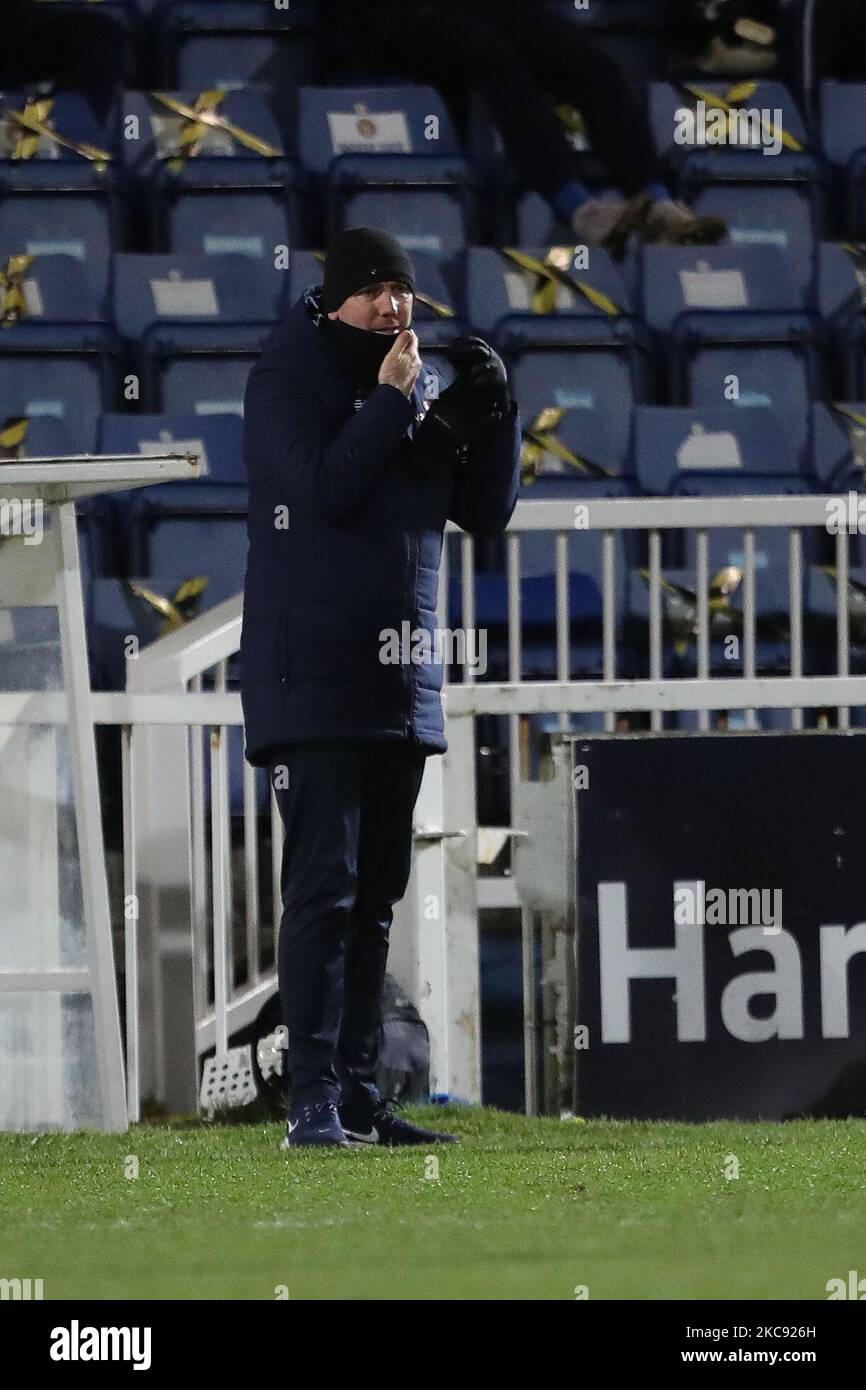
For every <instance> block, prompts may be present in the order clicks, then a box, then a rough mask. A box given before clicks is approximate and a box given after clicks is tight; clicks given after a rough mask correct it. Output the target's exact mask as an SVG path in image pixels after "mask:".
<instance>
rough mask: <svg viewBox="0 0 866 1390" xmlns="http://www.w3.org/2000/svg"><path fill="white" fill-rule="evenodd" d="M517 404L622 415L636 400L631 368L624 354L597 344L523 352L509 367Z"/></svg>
mask: <svg viewBox="0 0 866 1390" xmlns="http://www.w3.org/2000/svg"><path fill="white" fill-rule="evenodd" d="M509 376H510V380H511V386H512V390H513V392H514V394H515V397H516V399H517V401H518V403H519V404H520V405H521V409H522V408H523V402H524V401H526V402H529V403H530V409H532V408H533V407H534V403H535V402H536V401H543V402H544V403H545V404H546V405H549V406H555V407H557V408H558V409H564V410H573V411H583V410H601V409H604V410H610V411H614V412H616V411H619V412H623V415H624V417H625V418H627V417H628V412H629V411H630V410H631V407H632V405H633V404H634V400H635V389H634V385H633V381H632V372H631V367H630V364H629V361H628V358H627V356H626V354H624V353H620V352H617V351H615V350H614V349H612V348H605V347H604V346H599V347H597V348H592V349H588V350H586V351H581V350H577V349H574V350H570V349H563V350H562V351H558V352H545V351H535V352H526V353H523V354H522V355H521V356H520V357H518V358H517V359H516V361H514V362H513V364H512V365H511V367H510V369H509Z"/></svg>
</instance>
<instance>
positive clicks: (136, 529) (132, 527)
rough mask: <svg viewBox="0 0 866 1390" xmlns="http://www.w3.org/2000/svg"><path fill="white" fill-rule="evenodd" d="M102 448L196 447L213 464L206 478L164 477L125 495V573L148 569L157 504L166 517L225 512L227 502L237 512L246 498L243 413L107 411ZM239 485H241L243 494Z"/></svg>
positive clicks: (121, 513) (121, 503) (152, 450)
mask: <svg viewBox="0 0 866 1390" xmlns="http://www.w3.org/2000/svg"><path fill="white" fill-rule="evenodd" d="M99 449H100V452H101V453H107V454H161V453H187V452H189V453H195V454H197V455H198V456H199V457H200V458H202V459H203V461H204V465H205V468H206V469H207V472H206V475H205V476H204V477H203V478H199V479H195V480H194V481H192V482H189V483H183V482H173V483H160V484H157V485H156V486H154V487H147V488H136V490H135V491H134V492H130V493H122V494H120V495H119V497H118V500H117V509H118V518H119V528H120V531H121V536H122V552H123V554H124V556H125V559H126V565H125V567H124V569H123V570H122V571H121V573H139V574H145V573H146V572H147V564H148V560H147V556H148V542H149V534H150V530H151V518H152V515H153V507H152V506H151V504H153V505H154V506H157V507H158V508H159V509H160V510H159V516H160V519H161V520H162V519H164V518H165V516H166V515H167V514H170V515H173V514H174V512H179V513H180V514H181V515H182V516H183V517H184V518H189V516H190V514H191V513H192V514H194V515H195V516H199V515H200V516H202V517H204V518H207V517H209V516H211V515H213V517H214V518H219V517H220V516H222V515H225V513H226V510H227V508H228V511H229V515H230V516H231V518H234V516H235V512H236V511H237V508H238V504H239V503H240V504H241V505H243V504H244V503H245V501H246V487H247V475H246V469H245V468H244V463H243V422H242V420H241V419H240V417H239V416H237V415H104V416H103V417H102V419H101V421H100V424H99ZM227 489H228V491H227ZM233 489H238V490H239V491H238V495H237V496H235V493H234V491H233ZM172 509H174V511H172Z"/></svg>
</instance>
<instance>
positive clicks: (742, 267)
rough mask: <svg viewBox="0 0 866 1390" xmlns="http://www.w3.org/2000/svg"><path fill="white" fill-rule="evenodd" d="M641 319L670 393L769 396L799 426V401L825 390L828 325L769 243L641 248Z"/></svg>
mask: <svg viewBox="0 0 866 1390" xmlns="http://www.w3.org/2000/svg"><path fill="white" fill-rule="evenodd" d="M642 259H643V266H642V276H643V296H644V305H645V312H646V318H647V323H648V324H649V326H650V328H651V330H652V331H653V333H654V334H655V335H656V341H657V343H658V346H659V348H660V349H661V351H662V353H663V355H664V358H665V360H666V364H667V370H668V377H669V391H670V397H671V399H672V400H673V401H674V402H679V403H692V404H700V405H712V406H715V405H720V404H724V403H725V401H726V400H731V399H734V400H736V401H737V403H738V404H739V405H740V406H744V405H775V406H776V407H777V408H778V409H779V410H780V412H781V413H783V414H784V417H785V419H786V422H787V423H788V426H789V428H791V429H792V431H793V432H794V434H795V445H796V447H797V448H798V449H803V448H804V447H805V439H804V438H803V436H802V434H801V435H800V436H799V437H798V436H797V434H796V428H797V426H798V424H799V425H801V427H802V423H803V419H804V417H803V406H804V403H806V402H808V400H809V399H813V398H819V397H820V396H821V395H822V394H823V388H824V380H825V373H826V359H825V349H826V332H825V330H824V328H823V326H822V325H821V323H820V322H819V320H818V317H817V314H816V313H815V312H814V310H813V308H812V295H813V291H812V285H811V283H810V281H809V280H808V279H807V280H802V279H801V280H797V279H795V277H794V275H793V274H792V271H793V270H795V267H792V265H791V263H790V261H789V259H788V257H787V256H785V255H784V253H783V252H781V251H779V250H778V249H777V248H775V247H770V246H753V247H748V248H746V247H743V248H741V249H737V248H735V247H728V246H714V247H705V248H701V249H700V250H699V251H698V250H689V249H683V248H679V247H646V248H644V251H643V253H642Z"/></svg>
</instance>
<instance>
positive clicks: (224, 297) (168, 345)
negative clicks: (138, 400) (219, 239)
mask: <svg viewBox="0 0 866 1390" xmlns="http://www.w3.org/2000/svg"><path fill="white" fill-rule="evenodd" d="M287 279H288V277H287V275H286V273H285V271H282V270H277V269H276V268H275V266H274V264H273V260H271V259H268V258H264V259H262V260H261V261H256V260H255V259H254V258H253V257H248V256H208V257H188V256H118V257H116V260H115V313H116V319H117V325H118V328H119V329H120V332H121V333H122V334H123V336H124V338H126V339H127V340H128V343H129V347H130V351H131V354H132V363H133V366H134V368H135V371H136V372H137V373H138V375H139V379H140V381H141V384H142V391H141V396H142V404H143V405H144V406H145V408H147V409H150V410H151V411H154V412H162V413H166V414H185V413H194V414H196V415H221V414H227V413H228V414H241V413H242V410H243V396H244V389H245V386H246V379H247V376H248V375H249V371H250V367H251V366H252V364H253V362H254V361H255V359H256V357H257V355H258V352H259V349H260V346H261V342H262V340H263V338H264V337H265V336H266V335H267V333H268V332H269V330H270V329H271V328H272V327H273V326H274V325H275V323H276V322H277V320H278V319H279V317H280V315H281V314H282V312H283V309H284V305H285V294H286V288H287V284H286V282H287Z"/></svg>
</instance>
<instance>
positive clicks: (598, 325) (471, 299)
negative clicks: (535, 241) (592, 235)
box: [466, 244, 635, 352]
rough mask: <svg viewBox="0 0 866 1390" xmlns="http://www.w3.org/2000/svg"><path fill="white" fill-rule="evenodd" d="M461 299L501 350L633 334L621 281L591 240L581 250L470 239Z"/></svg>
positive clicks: (628, 339)
mask: <svg viewBox="0 0 866 1390" xmlns="http://www.w3.org/2000/svg"><path fill="white" fill-rule="evenodd" d="M527 262H528V263H529V264H528V263H527ZM532 263H535V264H536V265H537V266H538V267H539V268H538V270H535V269H533V268H532ZM466 301H467V311H468V314H469V318H470V319H471V321H472V323H473V324H474V325H475V326H476V328H477V329H478V330H479V331H480V332H482V333H486V334H489V335H492V336H493V337H495V338H496V341H497V342H498V343H499V345H500V347H501V348H503V349H504V350H505V351H507V352H514V351H518V352H519V351H523V350H525V349H526V348H529V347H537V346H542V345H548V344H550V345H557V346H566V347H574V346H582V345H584V344H588V343H595V342H604V343H617V344H620V345H625V344H627V343H628V344H631V343H633V342H634V341H635V331H634V324H633V322H632V318H633V314H634V309H633V305H632V302H631V296H630V295H629V293H628V289H627V287H626V284H625V281H624V279H623V277H622V275H621V274H620V272H619V270H618V268H617V267H616V266H615V265H614V263H613V261H612V260H611V258H610V256H608V254H607V253H606V252H605V251H601V250H597V249H595V248H593V250H592V252H591V253H589V254H587V248H586V247H579V248H578V247H575V246H573V245H568V244H566V245H562V246H532V247H520V248H516V247H515V248H504V249H501V250H494V249H492V248H490V247H472V248H470V249H469V251H468V252H467V256H466Z"/></svg>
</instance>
